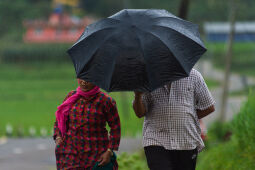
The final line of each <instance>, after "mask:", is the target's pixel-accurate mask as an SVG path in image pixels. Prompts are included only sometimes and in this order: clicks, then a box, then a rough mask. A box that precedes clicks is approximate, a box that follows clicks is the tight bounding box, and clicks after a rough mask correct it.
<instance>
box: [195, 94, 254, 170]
mask: <svg viewBox="0 0 255 170" xmlns="http://www.w3.org/2000/svg"><path fill="white" fill-rule="evenodd" d="M254 103H255V93H251V94H250V95H249V97H248V101H247V102H246V103H245V104H244V105H243V107H242V108H241V110H240V113H239V114H237V115H236V116H235V117H234V119H233V121H231V122H230V124H229V125H230V127H231V131H232V133H233V135H232V137H231V139H230V140H229V141H228V142H224V143H220V144H218V145H217V146H214V147H211V148H209V149H208V150H207V151H205V152H203V153H201V154H200V156H199V161H198V166H197V169H198V170H200V169H201V170H204V169H217V170H223V169H224V170H242V169H243V170H246V169H255V146H254V143H255V134H254V131H255V124H254V120H255V105H254Z"/></svg>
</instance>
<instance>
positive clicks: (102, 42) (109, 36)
mask: <svg viewBox="0 0 255 170" xmlns="http://www.w3.org/2000/svg"><path fill="white" fill-rule="evenodd" d="M113 28H114V27H113ZM107 29H109V28H107ZM111 29H112V28H111ZM99 31H102V30H99ZM97 32H98V31H97ZM93 34H94V33H93ZM112 34H114V31H113V32H112V33H111V34H110V35H108V36H107V38H105V39H104V40H103V41H101V44H100V45H99V47H98V48H97V49H96V50H95V51H94V52H93V53H92V54H91V56H93V55H95V53H96V52H97V51H98V50H99V49H100V48H101V46H102V45H103V44H104V42H106V41H107V40H108V39H109V38H111V36H112ZM90 36H92V34H91V35H90ZM86 38H87V37H86ZM84 40H85V39H84ZM84 40H83V41H84ZM90 60H92V57H91V59H90ZM90 60H89V61H90ZM89 61H88V62H89ZM85 65H86V63H85V64H84V65H82V66H81V67H82V68H84V67H85ZM80 72H81V70H80ZM80 72H79V74H80Z"/></svg>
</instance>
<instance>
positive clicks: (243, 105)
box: [0, 0, 255, 170]
mask: <svg viewBox="0 0 255 170" xmlns="http://www.w3.org/2000/svg"><path fill="white" fill-rule="evenodd" d="M124 8H135V9H145V8H155V9H166V10H168V11H169V12H171V13H173V14H175V15H177V16H179V17H181V18H184V19H187V20H189V21H191V22H193V23H196V24H198V25H199V27H200V32H201V36H202V38H203V40H204V42H205V44H206V47H207V48H208V51H207V53H206V54H205V55H204V56H203V57H202V58H201V59H200V61H199V62H198V63H197V65H196V66H195V67H196V69H198V70H199V71H200V72H201V73H202V75H203V76H204V78H205V80H206V83H207V85H208V87H209V88H210V90H211V92H212V94H213V97H214V98H215V100H216V111H215V113H213V114H212V115H209V116H208V117H206V118H205V119H203V120H202V121H203V124H204V126H203V125H201V126H202V127H203V130H204V134H205V137H204V141H205V143H206V149H205V151H203V152H202V153H201V154H200V155H199V159H198V163H197V169H201V170H205V169H216V170H218V169H224V170H225V169H229V170H230V169H231V170H233V169H238V170H240V169H245V170H249V169H251V170H252V169H255V154H254V153H255V146H254V143H255V133H254V132H255V124H254V120H255V94H254V89H255V12H254V11H255V1H254V0H242V1H241V0H225V1H222V0H12V1H9V0H0V169H1V170H12V169H20V170H21V169H22V170H29V169H31V170H37V169H38V170H41V169H52V170H53V169H55V157H54V147H55V144H54V142H53V140H52V138H51V136H52V131H53V123H54V121H55V111H56V108H57V106H58V105H59V104H61V102H62V101H63V99H64V97H65V96H66V94H67V93H68V92H69V91H71V90H73V89H75V88H76V87H77V82H76V78H75V71H74V68H73V64H72V62H71V60H70V58H69V56H68V55H67V53H66V51H67V50H68V49H69V48H70V47H71V46H72V44H73V43H74V42H75V41H76V40H77V39H78V38H79V36H80V35H81V33H82V32H83V30H84V29H85V27H86V26H87V25H88V24H90V23H93V22H95V21H97V20H99V19H100V18H103V17H107V16H110V15H112V14H114V13H116V12H118V11H119V10H121V9H124ZM110 95H111V96H112V97H113V98H114V99H115V100H116V101H117V104H118V109H119V113H120V117H121V124H122V141H121V147H120V151H119V153H118V154H119V157H118V159H119V165H120V170H125V169H128V170H147V169H148V168H147V165H146V161H145V157H144V154H143V150H142V146H141V138H142V123H143V120H142V119H138V118H136V117H135V114H134V112H133V109H132V100H133V93H131V92H124V93H116V92H114V93H110Z"/></svg>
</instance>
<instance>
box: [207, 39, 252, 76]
mask: <svg viewBox="0 0 255 170" xmlns="http://www.w3.org/2000/svg"><path fill="white" fill-rule="evenodd" d="M206 47H207V48H208V51H207V53H206V58H208V59H209V60H211V61H212V62H213V63H214V65H215V66H216V67H218V68H220V69H223V68H224V63H225V55H226V50H227V47H226V44H225V43H206ZM254 66H255V43H240V42H238V43H237V42H236V43H234V45H233V57H232V66H231V70H232V71H233V72H235V73H239V74H241V75H250V76H255V67H254Z"/></svg>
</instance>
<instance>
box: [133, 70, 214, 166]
mask: <svg viewBox="0 0 255 170" xmlns="http://www.w3.org/2000/svg"><path fill="white" fill-rule="evenodd" d="M214 103H215V102H214V100H213V98H212V95H211V93H210V92H209V90H208V88H207V85H206V83H205V81H204V79H203V77H202V75H201V74H200V73H199V72H198V71H197V70H195V69H192V70H191V72H190V76H189V77H186V78H183V79H180V80H178V81H175V82H172V83H171V84H169V85H165V86H164V87H161V88H158V89H156V90H154V91H153V92H151V93H145V94H142V93H141V92H135V100H134V102H133V108H134V111H135V113H136V115H137V117H139V118H141V117H143V116H145V119H144V125H143V146H144V150H145V155H146V158H147V163H148V166H149V168H150V169H151V170H194V169H195V167H196V158H197V154H198V152H200V151H201V150H202V149H203V148H204V143H203V140H202V139H201V129H200V126H199V119H201V118H203V117H205V116H207V115H208V114H210V113H212V112H213V111H214V110H215V109H214Z"/></svg>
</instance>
